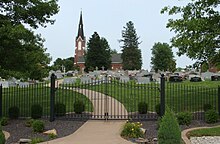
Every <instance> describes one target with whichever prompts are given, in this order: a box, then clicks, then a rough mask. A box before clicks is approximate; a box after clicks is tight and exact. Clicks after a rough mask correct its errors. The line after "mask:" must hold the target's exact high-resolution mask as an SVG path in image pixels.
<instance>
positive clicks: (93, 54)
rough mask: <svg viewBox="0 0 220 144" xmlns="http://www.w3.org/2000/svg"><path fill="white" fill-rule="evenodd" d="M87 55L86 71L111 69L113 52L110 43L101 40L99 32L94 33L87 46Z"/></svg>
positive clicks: (103, 39)
mask: <svg viewBox="0 0 220 144" xmlns="http://www.w3.org/2000/svg"><path fill="white" fill-rule="evenodd" d="M87 45H88V46H87V53H86V55H85V66H86V70H87V71H88V70H94V69H96V67H97V68H98V69H100V70H101V69H102V67H104V69H109V68H110V67H111V50H110V46H109V44H108V41H107V40H106V39H105V38H103V37H102V38H100V36H99V34H98V33H97V32H94V34H93V35H92V37H91V38H90V39H89V41H88V44H87Z"/></svg>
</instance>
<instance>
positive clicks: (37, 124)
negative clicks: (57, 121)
mask: <svg viewBox="0 0 220 144" xmlns="http://www.w3.org/2000/svg"><path fill="white" fill-rule="evenodd" d="M32 127H33V130H34V131H35V132H43V131H44V122H43V121H41V120H35V121H34V122H33V124H32Z"/></svg>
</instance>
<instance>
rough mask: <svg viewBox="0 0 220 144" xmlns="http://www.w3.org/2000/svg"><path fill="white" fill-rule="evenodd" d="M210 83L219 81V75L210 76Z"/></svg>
mask: <svg viewBox="0 0 220 144" xmlns="http://www.w3.org/2000/svg"><path fill="white" fill-rule="evenodd" d="M211 81H220V75H213V76H211Z"/></svg>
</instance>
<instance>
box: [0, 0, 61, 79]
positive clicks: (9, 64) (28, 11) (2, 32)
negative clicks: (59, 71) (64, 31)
mask: <svg viewBox="0 0 220 144" xmlns="http://www.w3.org/2000/svg"><path fill="white" fill-rule="evenodd" d="M58 9H59V7H58V5H57V0H47V1H42V0H35V1H32V0H26V1H15V0H10V1H9V0H4V1H1V2H0V43H1V45H0V57H1V61H0V72H1V75H0V76H1V77H5V78H7V77H10V76H14V77H18V78H20V77H23V78H32V79H41V78H42V77H44V76H45V75H46V74H47V65H48V64H49V62H50V60H51V58H50V57H49V54H47V53H45V52H46V48H44V46H43V42H44V39H43V38H41V36H40V35H35V34H34V32H33V31H32V30H31V29H36V28H38V27H39V26H43V27H46V24H47V23H51V24H53V23H54V20H52V19H51V16H53V15H54V14H56V13H58Z"/></svg>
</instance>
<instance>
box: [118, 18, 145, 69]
mask: <svg viewBox="0 0 220 144" xmlns="http://www.w3.org/2000/svg"><path fill="white" fill-rule="evenodd" d="M123 28H124V30H122V39H121V40H120V42H122V43H123V45H122V46H121V48H122V55H121V58H122V60H123V62H122V64H123V69H124V70H135V69H136V70H139V69H141V66H142V58H141V50H140V49H139V48H138V45H139V44H140V43H139V42H138V40H139V37H138V36H137V34H136V29H135V28H134V24H133V22H132V21H129V22H128V23H126V27H123Z"/></svg>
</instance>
